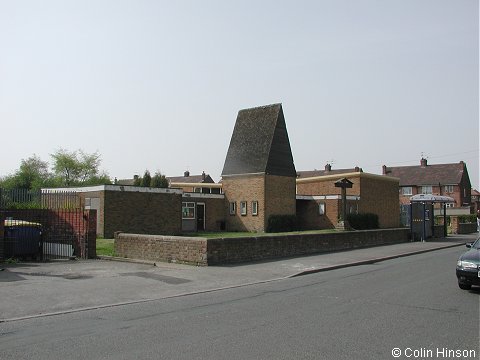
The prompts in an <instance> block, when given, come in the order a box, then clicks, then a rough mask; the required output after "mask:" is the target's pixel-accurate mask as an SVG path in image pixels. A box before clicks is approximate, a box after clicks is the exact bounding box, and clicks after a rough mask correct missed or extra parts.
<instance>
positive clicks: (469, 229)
mask: <svg viewBox="0 0 480 360" xmlns="http://www.w3.org/2000/svg"><path fill="white" fill-rule="evenodd" d="M450 227H451V228H452V233H453V234H471V233H474V232H477V223H476V222H474V223H461V222H460V221H459V217H458V216H450Z"/></svg>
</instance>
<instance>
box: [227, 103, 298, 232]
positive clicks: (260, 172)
mask: <svg viewBox="0 0 480 360" xmlns="http://www.w3.org/2000/svg"><path fill="white" fill-rule="evenodd" d="M295 179H296V171H295V165H294V163H293V156H292V151H291V148H290V141H289V139H288V133H287V127H286V124H285V118H284V114H283V109H282V105H281V104H273V105H268V106H261V107H256V108H251V109H244V110H240V111H239V112H238V116H237V119H236V122H235V127H234V130H233V134H232V137H231V140H230V145H229V148H228V152H227V156H226V159H225V163H224V166H223V171H222V186H223V193H224V195H225V214H226V215H225V222H226V230H228V231H257V232H263V231H265V229H266V228H267V225H268V219H269V217H270V216H271V215H295V214H296V200H295Z"/></svg>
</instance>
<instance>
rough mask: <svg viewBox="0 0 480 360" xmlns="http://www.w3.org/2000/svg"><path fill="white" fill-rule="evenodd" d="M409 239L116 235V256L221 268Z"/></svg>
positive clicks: (375, 233)
mask: <svg viewBox="0 0 480 360" xmlns="http://www.w3.org/2000/svg"><path fill="white" fill-rule="evenodd" d="M408 235H409V229H384V230H365V231H354V232H335V233H330V234H292V235H281V236H280V235H271V236H259V237H253V236H252V237H242V238H225V239H205V238H197V237H194V238H188V237H178V236H155V235H138V234H125V233H116V234H115V253H116V254H117V255H118V256H120V257H128V258H133V259H144V260H151V261H167V262H178V263H185V264H193V265H220V264H230V263H241V262H249V261H259V260H266V259H275V258H282V257H290V256H300V255H309V254H318V253H324V252H330V251H339V250H348V249H356V248H363V247H370V246H377V245H387V244H396V243H402V242H406V241H408Z"/></svg>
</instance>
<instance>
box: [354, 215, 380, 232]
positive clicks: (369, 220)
mask: <svg viewBox="0 0 480 360" xmlns="http://www.w3.org/2000/svg"><path fill="white" fill-rule="evenodd" d="M347 221H348V223H349V224H350V226H351V227H352V228H354V229H355V230H368V229H378V228H379V225H378V215H376V214H371V213H365V214H348V215H347Z"/></svg>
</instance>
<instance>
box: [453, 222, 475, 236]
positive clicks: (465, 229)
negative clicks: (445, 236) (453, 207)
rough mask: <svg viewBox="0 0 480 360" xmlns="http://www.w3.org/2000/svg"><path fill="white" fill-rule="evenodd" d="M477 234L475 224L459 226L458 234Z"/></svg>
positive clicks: (460, 224)
mask: <svg viewBox="0 0 480 360" xmlns="http://www.w3.org/2000/svg"><path fill="white" fill-rule="evenodd" d="M474 232H477V224H475V223H459V224H458V225H457V232H456V233H457V234H472V233H474Z"/></svg>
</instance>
